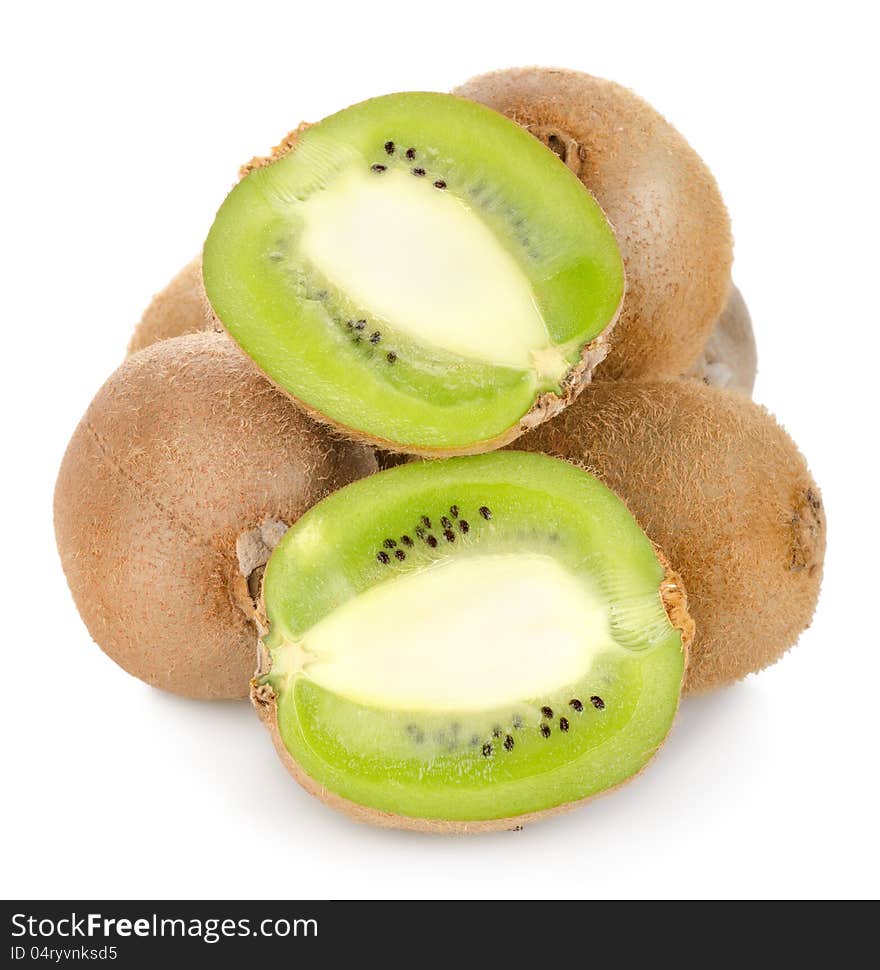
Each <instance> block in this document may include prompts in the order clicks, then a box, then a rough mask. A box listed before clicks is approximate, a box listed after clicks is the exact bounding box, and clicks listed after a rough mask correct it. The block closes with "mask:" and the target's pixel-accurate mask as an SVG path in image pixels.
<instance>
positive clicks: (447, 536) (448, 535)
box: [443, 529, 455, 542]
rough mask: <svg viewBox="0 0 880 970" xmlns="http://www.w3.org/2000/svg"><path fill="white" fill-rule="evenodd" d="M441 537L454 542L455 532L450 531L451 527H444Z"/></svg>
mask: <svg viewBox="0 0 880 970" xmlns="http://www.w3.org/2000/svg"><path fill="white" fill-rule="evenodd" d="M443 538H444V539H445V540H446V541H447V542H455V533H454V532H453V531H452V529H444V530H443Z"/></svg>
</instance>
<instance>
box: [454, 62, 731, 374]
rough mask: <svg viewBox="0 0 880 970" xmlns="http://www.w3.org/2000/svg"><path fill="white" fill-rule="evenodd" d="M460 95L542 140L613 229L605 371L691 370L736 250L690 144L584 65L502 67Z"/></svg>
mask: <svg viewBox="0 0 880 970" xmlns="http://www.w3.org/2000/svg"><path fill="white" fill-rule="evenodd" d="M453 93H454V94H458V95H460V96H461V97H464V98H469V99H471V100H473V101H479V102H481V103H482V104H485V105H488V107H490V108H494V109H495V110H496V111H500V112H501V113H502V114H505V115H507V116H508V117H509V118H511V119H513V120H514V121H516V122H518V123H519V124H520V125H522V126H523V127H525V128H526V129H527V130H528V131H530V132H531V133H532V134H533V135H535V137H537V138H539V139H540V140H541V141H543V142H544V143H545V144H546V145H547V146H548V147H549V148H551V149H552V150H553V151H554V152H556V154H557V155H558V156H559V157H560V158H561V159H562V160H563V161H564V162H565V164H566V165H567V166H568V167H569V168H570V169H571V170H572V171H573V172H574V173H575V174H576V175H577V176H578V178H579V179H580V180H581V181H582V182H583V184H584V185H585V186H586V187H587V188H588V189H589V190H590V192H591V193H592V194H593V195H594V196H595V198H596V200H597V201H598V203H599V205H600V206H601V207H602V209H603V211H604V212H605V214H606V216H607V217H608V219H609V220H610V222H611V224H612V226H613V227H614V230H615V234H616V236H617V242H618V245H619V247H620V251H621V255H622V256H623V261H624V266H625V267H626V278H627V286H626V295H625V297H624V302H623V309H622V311H621V314H620V318H619V320H618V323H617V326H616V327H615V329H614V331H613V333H612V334H611V338H610V339H611V347H610V350H609V352H608V356H607V357H606V358H605V360H604V361H603V362H602V363H601V364H600V365H599V366H598V368H597V369H596V373H595V377H596V379H603V378H604V379H609V378H621V377H629V378H652V377H661V376H672V377H674V376H677V375H679V374H683V373H686V372H687V371H688V370H689V369H690V368H691V367H692V366H693V365H694V363H695V362H696V360H697V358H698V356H699V354H700V352H701V350H702V348H703V346H704V345H705V343H706V340H707V339H708V337H709V333H710V331H711V330H712V327H713V325H714V323H715V321H716V320H717V319H718V317H719V315H720V314H721V310H722V307H723V306H724V303H725V300H726V299H727V292H728V285H729V280H730V266H731V262H732V259H733V244H732V240H731V234H730V220H729V218H728V215H727V210H726V208H725V206H724V203H723V201H722V199H721V194H720V192H719V190H718V186H717V184H716V182H715V179H714V178H713V177H712V174H711V173H710V171H709V169H708V168H707V167H706V165H705V164H704V163H703V161H702V160H701V159H700V157H699V156H698V155H697V153H696V152H695V151H694V150H693V148H691V146H690V145H689V144H688V143H687V142H686V141H685V139H684V138H683V137H682V136H681V135H680V134H679V133H678V131H676V130H675V128H673V127H672V125H670V124H669V122H667V121H666V120H665V119H664V118H663V117H662V116H661V115H660V114H659V113H658V112H657V111H655V110H654V109H653V108H652V107H651V106H650V105H649V104H647V102H645V101H643V100H642V99H641V98H640V97H638V95H636V94H634V93H633V92H632V91H629V90H627V89H626V88H624V87H621V86H620V85H619V84H615V83H613V82H611V81H605V80H602V79H601V78H596V77H592V76H590V75H588V74H582V73H579V72H577V71H567V70H554V69H548V68H539V67H529V68H511V69H509V70H503V71H494V72H492V73H489V74H483V75H480V76H479V77H476V78H473V79H472V80H470V81H468V82H467V83H466V84H463V85H462V86H461V87H459V88H456V89H455V91H454V92H453Z"/></svg>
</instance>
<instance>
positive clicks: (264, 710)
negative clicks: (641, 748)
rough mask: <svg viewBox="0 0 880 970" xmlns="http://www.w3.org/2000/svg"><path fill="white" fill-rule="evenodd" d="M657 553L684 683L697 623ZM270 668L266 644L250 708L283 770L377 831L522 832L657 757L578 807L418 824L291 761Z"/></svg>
mask: <svg viewBox="0 0 880 970" xmlns="http://www.w3.org/2000/svg"><path fill="white" fill-rule="evenodd" d="M654 550H655V552H656V554H657V558H658V560H659V561H660V564H661V565H662V566H663V569H664V572H665V575H664V578H663V581H662V582H661V584H660V588H659V593H660V596H661V598H662V600H663V605H664V606H665V608H666V613H667V615H668V617H669V620H670V623H671V624H672V625H673V627H675V629H677V630H678V631H679V633H680V634H681V645H682V651H683V653H684V667H683V672H682V678H683V679H684V678H685V677H686V676H687V665H688V658H689V656H690V647H691V644H692V643H693V639H694V621H693V620H692V619H691V616H690V614H689V612H688V605H687V593H686V591H685V588H684V586H683V584H682V581H681V577H680V576H679V575H678V573H676V572H675V570H673V569H672V567H671V566H670V564H669V562H668V560H667V559H666V557H665V556H664V555H663V553H662V551H661V550H660V549H659V548H657V546H656V545H655V546H654ZM261 614H262V615H265V613H264V611H263V610H261ZM269 665H270V661H269V656H268V652H267V650H266V649H265V647H264V646H263V644H262V642H261V643H260V645H259V665H258V668H257V672H256V674H255V675H254V678H253V680H252V681H251V702H252V703H253V705H254V708H255V709H256V711H257V714H258V715H259V717H260V720H261V721H262V722H263V724H264V725H265V727H266V729H267V730H268V731H269V734H270V735H271V737H272V743H273V744H274V746H275V750H276V752H277V754H278V757H279V758H280V759H281V762H282V764H283V765H284V767H285V768H286V769H287V771H288V772H289V773H290V775H291V776H292V777H293V778H294V780H295V781H296V782H297V783H298V784H299V785H301V786H302V787H303V788H304V789H305V790H306V791H307V792H308V793H309V794H310V795H314V796H315V797H316V798H318V799H320V800H321V801H322V802H324V804H325V805H328V806H329V807H330V808H334V809H336V810H337V811H340V812H343V813H344V814H346V815H348V816H349V817H350V818H353V819H354V820H355V821H357V822H365V823H368V824H370V825H377V826H379V827H381V828H390V829H405V830H409V831H412V832H428V833H435V834H445V835H453V834H478V833H482V832H501V831H518V830H519V829H522V828H523V827H524V826H525V825H527V824H529V823H531V822H535V821H538V820H540V819H544V818H549V817H551V816H553V815H560V814H562V813H563V812H568V811H570V810H571V809H573V808H577V807H578V806H579V805H583V804H584V803H585V802H588V801H592V800H593V799H595V798H601V797H603V796H605V795H608V794H610V793H611V792H614V791H617V789H618V788H620V787H621V786H622V785H625V784H628V783H629V782H631V781H632V780H633V779H634V778H637V777H638V776H639V775H640V774H641V773H642V772H643V771H644V770H645V769H646V768H647V767H648V766H649V765H650V763H651V761H652V760H653V755H652V757H651V758H649V759H648V761H647V762H646V763H645V764H644V765H643V766H642V767H641V768H640V769H639V770H638V771H637V772H635V773H634V774H633V775H630V777H629V778H627V779H625V780H624V781H622V782H620V784H618V785H614V786H613V787H612V788H608V789H606V790H605V791H603V792H599V793H598V794H596V795H589V796H588V797H586V798H582V799H578V800H576V801H573V802H566V803H565V804H562V805H554V806H553V807H552V808H548V809H545V810H543V811H540V812H529V813H526V814H524V815H514V816H511V817H509V818H493V819H481V820H479V821H460V820H450V819H437V818H416V817H413V816H408V815H395V814H393V813H392V812H384V811H380V810H379V809H375V808H370V807H369V806H367V805H361V804H359V803H357V802H353V801H351V800H350V799H348V798H343V797H342V796H341V795H337V794H336V793H335V792H332V791H330V790H329V789H327V788H325V787H323V786H321V785H319V784H318V783H317V782H315V781H314V780H313V779H312V778H311V777H310V776H309V775H307V774H306V773H305V772H304V771H303V770H302V769H301V768H300V767H299V765H298V764H297V762H296V761H295V760H294V759H293V758H292V757H291V755H290V752H289V751H288V750H287V747H286V746H285V744H284V741H283V740H282V738H281V733H280V731H279V730H278V708H277V702H276V697H275V692H274V690H273V689H272V687H271V686H270V685H269V684H261V683H260V678H261V677H262V676H263V675H264V674H266V673H267V672H268V670H269ZM674 727H675V724H674V722H673V728H672V729H674ZM670 733H671V730H670ZM668 737H669V734H667V735H666V738H667V739H668ZM654 753H656V752H654Z"/></svg>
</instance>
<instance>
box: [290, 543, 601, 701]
mask: <svg viewBox="0 0 880 970" xmlns="http://www.w3.org/2000/svg"><path fill="white" fill-rule="evenodd" d="M295 647H296V648H297V649H294V650H285V651H280V652H279V654H280V656H278V657H277V659H278V660H280V661H281V663H282V664H283V665H285V666H287V665H290V666H289V667H288V672H290V673H294V672H303V673H304V674H305V676H307V677H308V678H309V679H310V680H312V681H314V682H315V683H317V684H319V685H321V686H322V687H325V688H326V689H328V690H331V691H334V692H335V693H338V694H341V695H343V696H345V697H348V698H350V699H352V700H354V701H358V702H360V703H363V704H367V705H376V706H380V707H382V708H385V709H389V710H424V711H443V710H450V709H454V710H457V711H468V710H475V711H479V710H487V709H492V708H495V707H500V706H503V705H504V704H508V703H514V702H517V701H521V700H523V699H528V698H532V697H540V696H542V695H546V694H549V693H551V692H552V691H553V690H555V689H558V688H559V687H562V686H565V685H568V684H573V683H576V682H578V681H580V680H582V678H583V677H584V675H585V674H586V673H587V672H588V671H589V669H590V667H591V666H592V665H593V663H594V661H595V660H596V658H597V657H598V656H599V655H600V654H602V653H604V652H606V651H609V650H614V649H619V647H617V646H616V644H615V642H614V640H613V638H612V634H611V629H610V625H609V616H608V605H607V603H606V602H605V600H604V599H602V598H601V597H600V596H599V595H598V594H597V593H596V591H595V590H593V589H591V588H590V586H589V585H588V584H587V582H586V581H585V580H584V579H583V578H582V577H578V576H576V575H575V574H573V573H572V572H571V571H570V570H568V569H567V568H566V567H565V566H564V565H562V564H561V563H560V562H559V561H558V560H556V559H554V558H552V557H551V556H546V555H541V554H537V553H511V554H503V555H501V554H498V555H473V556H459V557H456V558H454V559H446V560H440V561H439V562H436V563H434V564H432V565H430V566H427V567H426V568H424V569H421V570H418V571H415V572H410V573H405V574H403V575H401V576H399V577H396V578H391V579H388V580H386V581H385V582H383V583H380V584H379V585H377V586H372V587H370V588H369V589H367V590H365V591H364V592H362V593H359V594H358V595H356V596H354V597H352V598H351V599H349V600H348V601H347V602H345V603H343V604H342V605H341V606H340V607H339V608H338V609H336V610H334V611H333V612H332V613H330V614H328V615H327V616H325V617H324V618H323V619H321V620H319V621H318V623H316V624H315V625H314V626H313V627H312V628H311V629H310V630H308V631H307V632H306V633H305V634H304V635H303V636H302V638H301V639H300V640H299V641H298V642H297V643H296V644H295ZM293 667H295V668H298V669H297V670H296V671H294V670H293V669H292V668H293Z"/></svg>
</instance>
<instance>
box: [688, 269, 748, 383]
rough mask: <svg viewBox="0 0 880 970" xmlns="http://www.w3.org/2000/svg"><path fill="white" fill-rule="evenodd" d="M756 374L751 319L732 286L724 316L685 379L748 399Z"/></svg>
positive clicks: (742, 301) (714, 328) (716, 323)
mask: <svg viewBox="0 0 880 970" xmlns="http://www.w3.org/2000/svg"><path fill="white" fill-rule="evenodd" d="M757 373H758V348H757V347H756V346H755V334H754V331H753V330H752V318H751V315H750V314H749V308H748V307H747V306H746V302H745V300H744V299H743V297H742V293H740V291H739V290H738V289H737V288H736V287H735V286H733V285H732V284H731V287H730V295H729V296H728V298H727V303H726V304H725V306H724V312H723V313H722V314H721V316H720V317H719V318H718V320H717V321H716V322H715V326H714V327H713V328H712V333H710V334H709V339H708V340H707V341H706V346H705V347H703V352H702V353H701V354H700V357H699V359H698V360H697V362H696V364H695V365H694V366H693V367H692V368H691V369H690V371H689V373H688V375H687V376H689V377H696V378H699V379H700V380H702V381H703V382H704V383H705V384H711V385H712V386H713V387H726V388H729V389H730V390H732V391H739V392H740V393H742V394H747V395H749V396H751V393H752V391H753V390H754V388H755V377H756V375H757Z"/></svg>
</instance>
